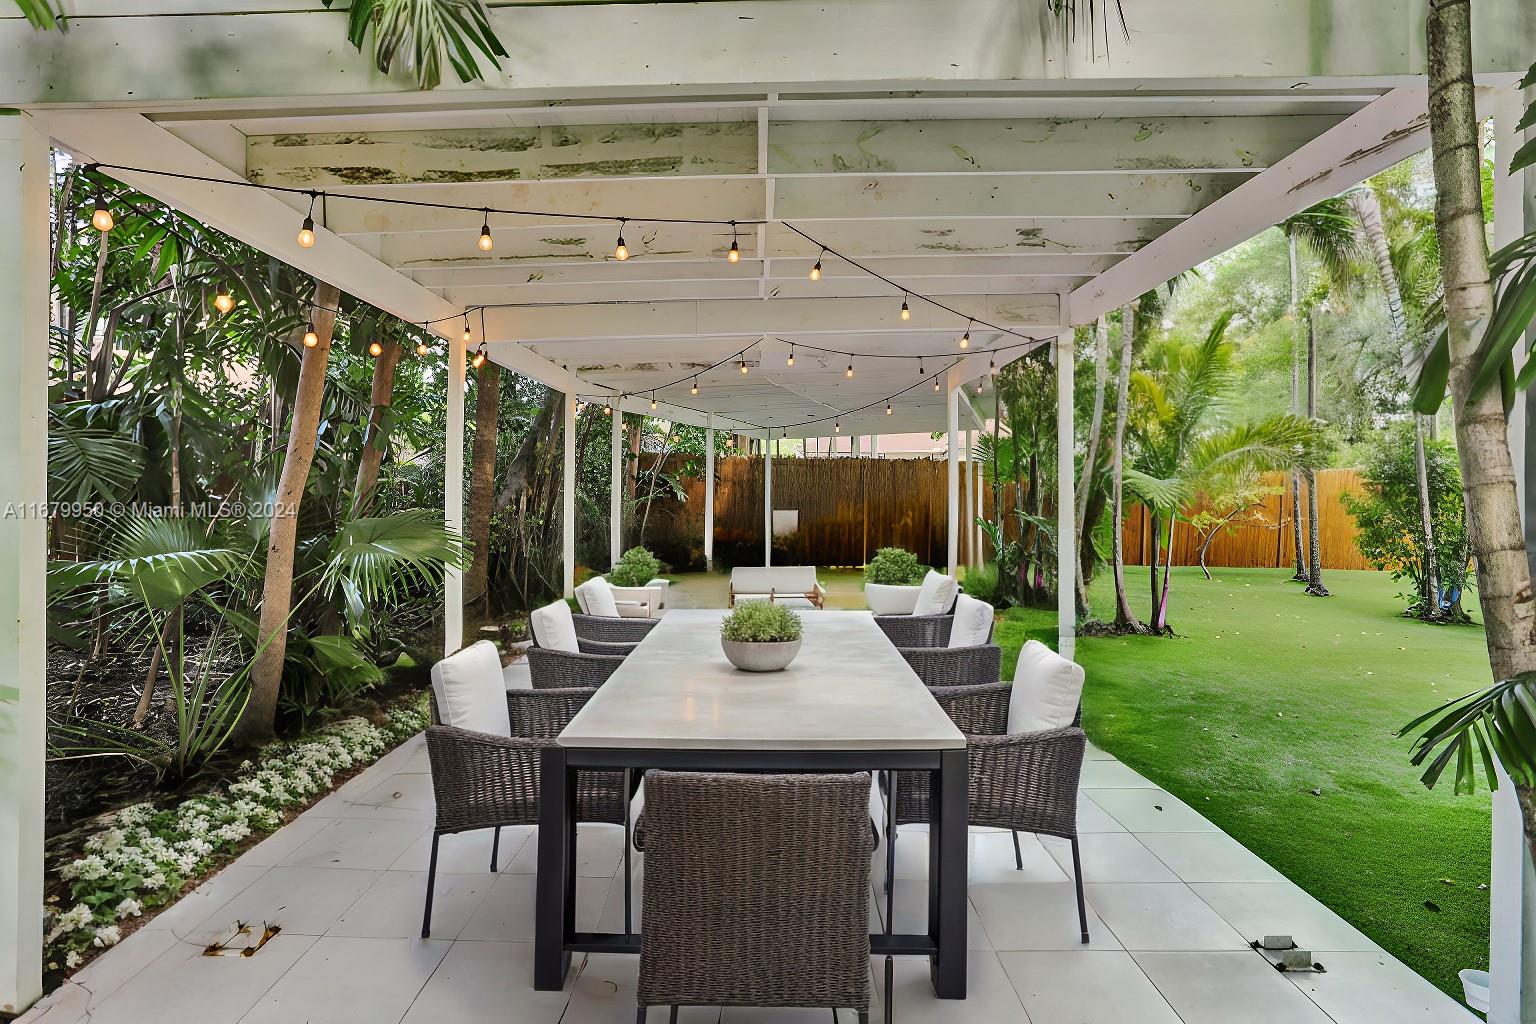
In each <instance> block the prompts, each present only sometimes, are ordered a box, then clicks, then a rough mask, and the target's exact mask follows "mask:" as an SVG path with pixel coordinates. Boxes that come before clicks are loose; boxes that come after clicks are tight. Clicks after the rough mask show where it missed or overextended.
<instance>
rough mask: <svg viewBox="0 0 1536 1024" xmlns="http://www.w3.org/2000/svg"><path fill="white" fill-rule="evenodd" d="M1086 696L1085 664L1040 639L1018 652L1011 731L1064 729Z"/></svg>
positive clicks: (1010, 701) (1010, 699)
mask: <svg viewBox="0 0 1536 1024" xmlns="http://www.w3.org/2000/svg"><path fill="white" fill-rule="evenodd" d="M1082 697H1083V666H1081V665H1079V664H1078V663H1077V662H1075V661H1068V660H1067V659H1066V658H1063V657H1062V656H1061V655H1059V654H1057V653H1056V652H1055V651H1053V650H1051V649H1050V648H1049V647H1047V646H1045V644H1043V643H1041V642H1040V641H1038V640H1031V641H1029V642H1028V643H1026V644H1025V645H1024V649H1023V650H1022V651H1020V652H1019V665H1018V668H1017V669H1016V670H1015V671H1014V673H1013V691H1012V692H1011V693H1009V695H1008V731H1009V732H1010V733H1020V732H1039V731H1041V730H1042V729H1062V728H1065V727H1066V726H1069V725H1071V724H1072V719H1074V718H1076V717H1077V704H1078V701H1080V700H1082Z"/></svg>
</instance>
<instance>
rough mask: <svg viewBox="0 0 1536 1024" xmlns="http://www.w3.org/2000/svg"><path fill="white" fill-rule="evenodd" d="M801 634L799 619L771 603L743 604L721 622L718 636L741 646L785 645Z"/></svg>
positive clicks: (792, 613) (782, 607)
mask: <svg viewBox="0 0 1536 1024" xmlns="http://www.w3.org/2000/svg"><path fill="white" fill-rule="evenodd" d="M800 631H801V622H800V616H798V615H796V614H795V613H794V612H792V611H790V610H789V609H788V608H786V607H784V606H783V605H781V604H774V603H773V602H772V601H742V602H741V603H740V604H738V605H737V606H736V607H735V609H734V610H733V611H732V612H731V613H730V614H729V615H727V616H726V617H725V618H724V619H722V620H720V636H721V637H722V638H723V639H726V640H730V641H733V642H735V643H742V644H782V643H788V642H789V641H791V640H799V639H800Z"/></svg>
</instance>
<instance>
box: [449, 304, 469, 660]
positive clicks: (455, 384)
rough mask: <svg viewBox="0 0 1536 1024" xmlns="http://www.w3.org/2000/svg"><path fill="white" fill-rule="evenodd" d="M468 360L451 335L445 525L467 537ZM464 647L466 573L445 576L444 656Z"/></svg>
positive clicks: (459, 336) (460, 341)
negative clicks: (465, 388)
mask: <svg viewBox="0 0 1536 1024" xmlns="http://www.w3.org/2000/svg"><path fill="white" fill-rule="evenodd" d="M467 359H468V353H467V352H466V346H465V344H464V336H463V335H462V334H461V333H460V332H458V331H450V332H449V334H448V399H447V401H448V422H447V425H446V426H445V427H444V428H443V429H444V431H445V437H444V438H443V523H444V525H445V526H447V527H448V529H449V530H451V531H453V532H454V533H456V534H458V535H459V536H461V537H462V536H463V535H464V374H465V362H466V360H467ZM463 646H464V573H463V571H462V570H459V569H449V570H448V571H447V572H446V573H444V575H443V653H444V654H452V653H453V652H454V651H456V650H458V649H459V648H460V647H463Z"/></svg>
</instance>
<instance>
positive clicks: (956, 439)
mask: <svg viewBox="0 0 1536 1024" xmlns="http://www.w3.org/2000/svg"><path fill="white" fill-rule="evenodd" d="M962 386H963V385H962V383H961V382H960V381H959V380H956V379H955V376H954V374H953V372H951V375H950V379H949V390H948V393H947V394H946V395H945V398H946V399H947V402H946V405H947V409H946V413H947V416H948V418H947V419H946V420H945V423H946V425H947V429H946V430H945V432H944V438H945V443H946V445H947V446H948V450H949V474H948V485H949V504H948V515H947V516H946V517H945V518H946V520H947V523H948V529H947V533H948V535H949V536H948V540H949V544H948V547H947V549H946V553H947V558H948V561H947V563H946V564H947V565H948V566H949V574H950V575H951V576H953V575H955V570H956V569H958V568H959V565H960V388H961V387H962Z"/></svg>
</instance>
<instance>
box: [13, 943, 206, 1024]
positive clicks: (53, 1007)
mask: <svg viewBox="0 0 1536 1024" xmlns="http://www.w3.org/2000/svg"><path fill="white" fill-rule="evenodd" d="M180 941H181V940H179V939H177V938H176V936H175V935H174V934H173V933H171V932H169V931H165V930H156V931H151V930H150V929H148V928H140V929H139V930H138V931H136V932H134V933H133V934H132V935H130V936H128V937H127V938H126V939H124V940H123V941H122V942H120V943H118V944H117V945H116V946H113V947H112V948H111V949H109V950H107V951H106V952H105V953H103V954H102V955H101V956H98V957H97V958H96V959H94V960H92V961H91V962H90V963H88V964H86V965H85V966H84V967H82V968H81V969H80V970H78V971H76V972H75V973H74V974H72V975H70V978H69V981H67V982H65V983H64V985H62V986H61V987H59V988H58V989H56V990H54V991H53V992H52V993H50V994H49V995H48V997H47V998H46V999H45V1000H44V1001H42V1002H40V1003H39V1004H38V1005H36V1006H34V1007H33V1008H32V1011H31V1012H30V1013H28V1014H27V1015H26V1016H24V1017H23V1018H22V1020H23V1021H27V1022H31V1021H41V1020H42V1019H43V1018H45V1017H46V1019H47V1021H48V1024H67V1022H68V1021H72V1020H79V1019H81V1018H83V1017H86V1016H88V1015H89V1014H90V1012H91V1011H92V1010H94V1009H95V1008H96V1007H98V1006H100V1005H101V1003H102V1001H103V1000H105V999H106V998H107V997H109V996H111V995H112V993H114V992H116V991H117V990H118V989H120V988H122V987H123V986H124V985H127V984H129V983H130V982H132V981H133V979H134V978H135V977H136V976H137V975H138V974H139V972H140V971H142V970H144V968H146V967H148V966H149V965H150V964H152V963H154V962H155V961H156V960H158V959H159V958H160V957H161V956H163V955H164V954H165V952H166V950H168V949H170V948H171V947H172V946H175V945H179V944H180Z"/></svg>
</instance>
